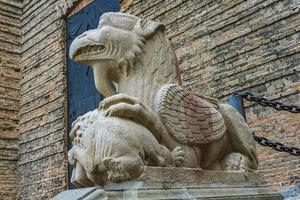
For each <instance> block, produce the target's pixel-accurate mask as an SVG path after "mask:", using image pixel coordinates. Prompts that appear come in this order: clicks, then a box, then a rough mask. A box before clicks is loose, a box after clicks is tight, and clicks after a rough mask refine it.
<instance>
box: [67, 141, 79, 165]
mask: <svg viewBox="0 0 300 200" xmlns="http://www.w3.org/2000/svg"><path fill="white" fill-rule="evenodd" d="M79 150H80V148H79V147H78V146H77V145H74V146H73V147H72V148H71V149H70V150H69V152H68V161H69V163H70V165H75V164H76V160H77V156H78V151H79Z"/></svg>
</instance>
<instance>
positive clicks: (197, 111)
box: [156, 84, 226, 145]
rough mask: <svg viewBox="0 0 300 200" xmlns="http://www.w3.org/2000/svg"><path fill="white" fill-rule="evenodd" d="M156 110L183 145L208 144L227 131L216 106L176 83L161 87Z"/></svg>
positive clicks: (167, 127) (169, 130)
mask: <svg viewBox="0 0 300 200" xmlns="http://www.w3.org/2000/svg"><path fill="white" fill-rule="evenodd" d="M156 98H157V99H156V110H157V112H158V113H159V116H160V118H161V120H162V122H163V124H164V125H165V127H166V129H167V131H168V132H169V133H170V134H171V135H172V136H173V137H174V138H175V139H176V140H177V141H178V142H180V143H183V144H196V145H197V144H207V143H211V142H213V141H216V140H218V139H220V138H221V137H222V136H223V135H224V134H225V132H226V126H225V122H224V119H223V117H222V115H221V113H220V112H219V111H218V110H217V109H216V108H217V107H218V106H217V105H213V104H211V103H209V102H208V101H206V100H205V99H204V98H203V97H200V96H198V95H196V94H194V93H193V92H191V91H190V90H188V89H185V88H183V87H181V86H179V85H176V84H168V85H165V86H163V87H162V88H161V90H160V91H159V93H158V94H157V97H156Z"/></svg>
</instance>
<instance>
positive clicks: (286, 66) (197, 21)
mask: <svg viewBox="0 0 300 200" xmlns="http://www.w3.org/2000/svg"><path fill="white" fill-rule="evenodd" d="M122 7H123V11H125V12H129V13H132V14H135V15H138V16H141V17H143V18H145V19H155V20H159V21H161V22H163V23H164V24H166V25H167V34H168V36H169V38H170V40H171V42H172V45H173V47H174V48H175V50H176V54H177V56H178V60H179V64H180V69H181V71H182V78H183V81H184V84H185V86H187V87H189V88H192V89H193V90H195V91H197V92H201V93H205V94H207V95H211V96H214V97H216V98H219V99H220V100H221V101H222V102H226V101H227V100H228V97H229V96H230V95H231V94H232V93H233V92H234V91H250V92H253V93H255V94H257V95H264V96H266V97H269V98H270V99H279V100H281V101H283V102H285V103H295V104H297V103H298V104H300V93H299V91H300V88H299V87H296V86H297V85H298V84H299V80H300V72H299V71H300V53H299V51H300V45H299V39H300V34H299V31H300V14H299V8H300V3H299V1H297V0H268V1H265V0H226V1H224V0H217V1H212V0H206V1H193V0H172V1H171V0H151V1H150V0H149V1H142V0H123V1H122ZM297 82H298V83H297ZM247 116H248V122H249V123H250V125H251V127H252V128H253V129H254V130H256V131H257V133H258V134H259V135H262V136H267V137H269V138H271V139H276V140H279V141H282V142H283V143H285V144H288V145H296V146H298V147H299V146H300V124H299V116H296V115H295V114H289V113H286V112H280V113H279V112H277V111H273V110H272V109H265V108H263V107H260V106H257V105H253V104H249V105H248V104H247ZM258 153H259V160H260V170H261V172H263V173H264V174H265V177H266V180H267V181H268V183H269V184H270V185H272V186H273V187H275V188H277V189H282V188H284V187H285V186H286V185H289V184H294V183H297V182H300V176H299V174H300V160H299V158H297V157H293V156H289V155H287V154H285V153H279V152H275V151H273V150H269V149H266V148H261V147H260V146H258Z"/></svg>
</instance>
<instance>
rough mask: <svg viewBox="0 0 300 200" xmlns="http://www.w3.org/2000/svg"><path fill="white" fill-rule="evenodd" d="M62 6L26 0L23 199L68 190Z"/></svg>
mask: <svg viewBox="0 0 300 200" xmlns="http://www.w3.org/2000/svg"><path fill="white" fill-rule="evenodd" d="M57 2H58V1H57V0H24V1H23V16H22V20H21V25H22V62H21V65H22V68H21V74H22V79H21V82H20V85H21V90H20V96H21V102H20V106H21V110H20V151H19V162H18V172H19V175H20V183H19V184H20V187H21V191H20V192H19V198H21V199H48V198H49V197H51V196H53V195H55V194H57V193H59V192H60V191H62V190H64V189H66V187H67V157H66V153H67V149H66V120H65V115H66V108H65V105H66V94H65V91H66V75H65V74H66V73H65V70H66V68H65V66H66V65H65V49H64V48H65V23H64V20H62V19H60V18H59V16H58V15H57V12H56V9H55V6H56V4H57Z"/></svg>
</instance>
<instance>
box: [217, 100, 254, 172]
mask: <svg viewBox="0 0 300 200" xmlns="http://www.w3.org/2000/svg"><path fill="white" fill-rule="evenodd" d="M219 111H220V112H221V114H222V116H223V118H224V120H225V124H226V127H227V131H226V134H227V136H228V137H229V140H230V142H231V145H232V152H238V153H240V155H242V156H244V157H247V159H246V160H248V161H247V162H246V161H245V165H246V166H245V167H246V168H249V169H254V170H255V169H257V166H258V158H257V154H256V146H255V141H254V138H253V136H252V134H251V130H250V128H249V126H248V124H247V123H246V121H245V120H244V118H243V117H242V116H241V115H240V114H239V112H238V111H236V110H235V109H234V108H233V107H232V106H230V105H227V104H221V105H220V110H219ZM232 155H235V154H232ZM232 155H229V157H228V158H225V160H226V159H229V158H230V156H232ZM229 160H232V159H229Z"/></svg>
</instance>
